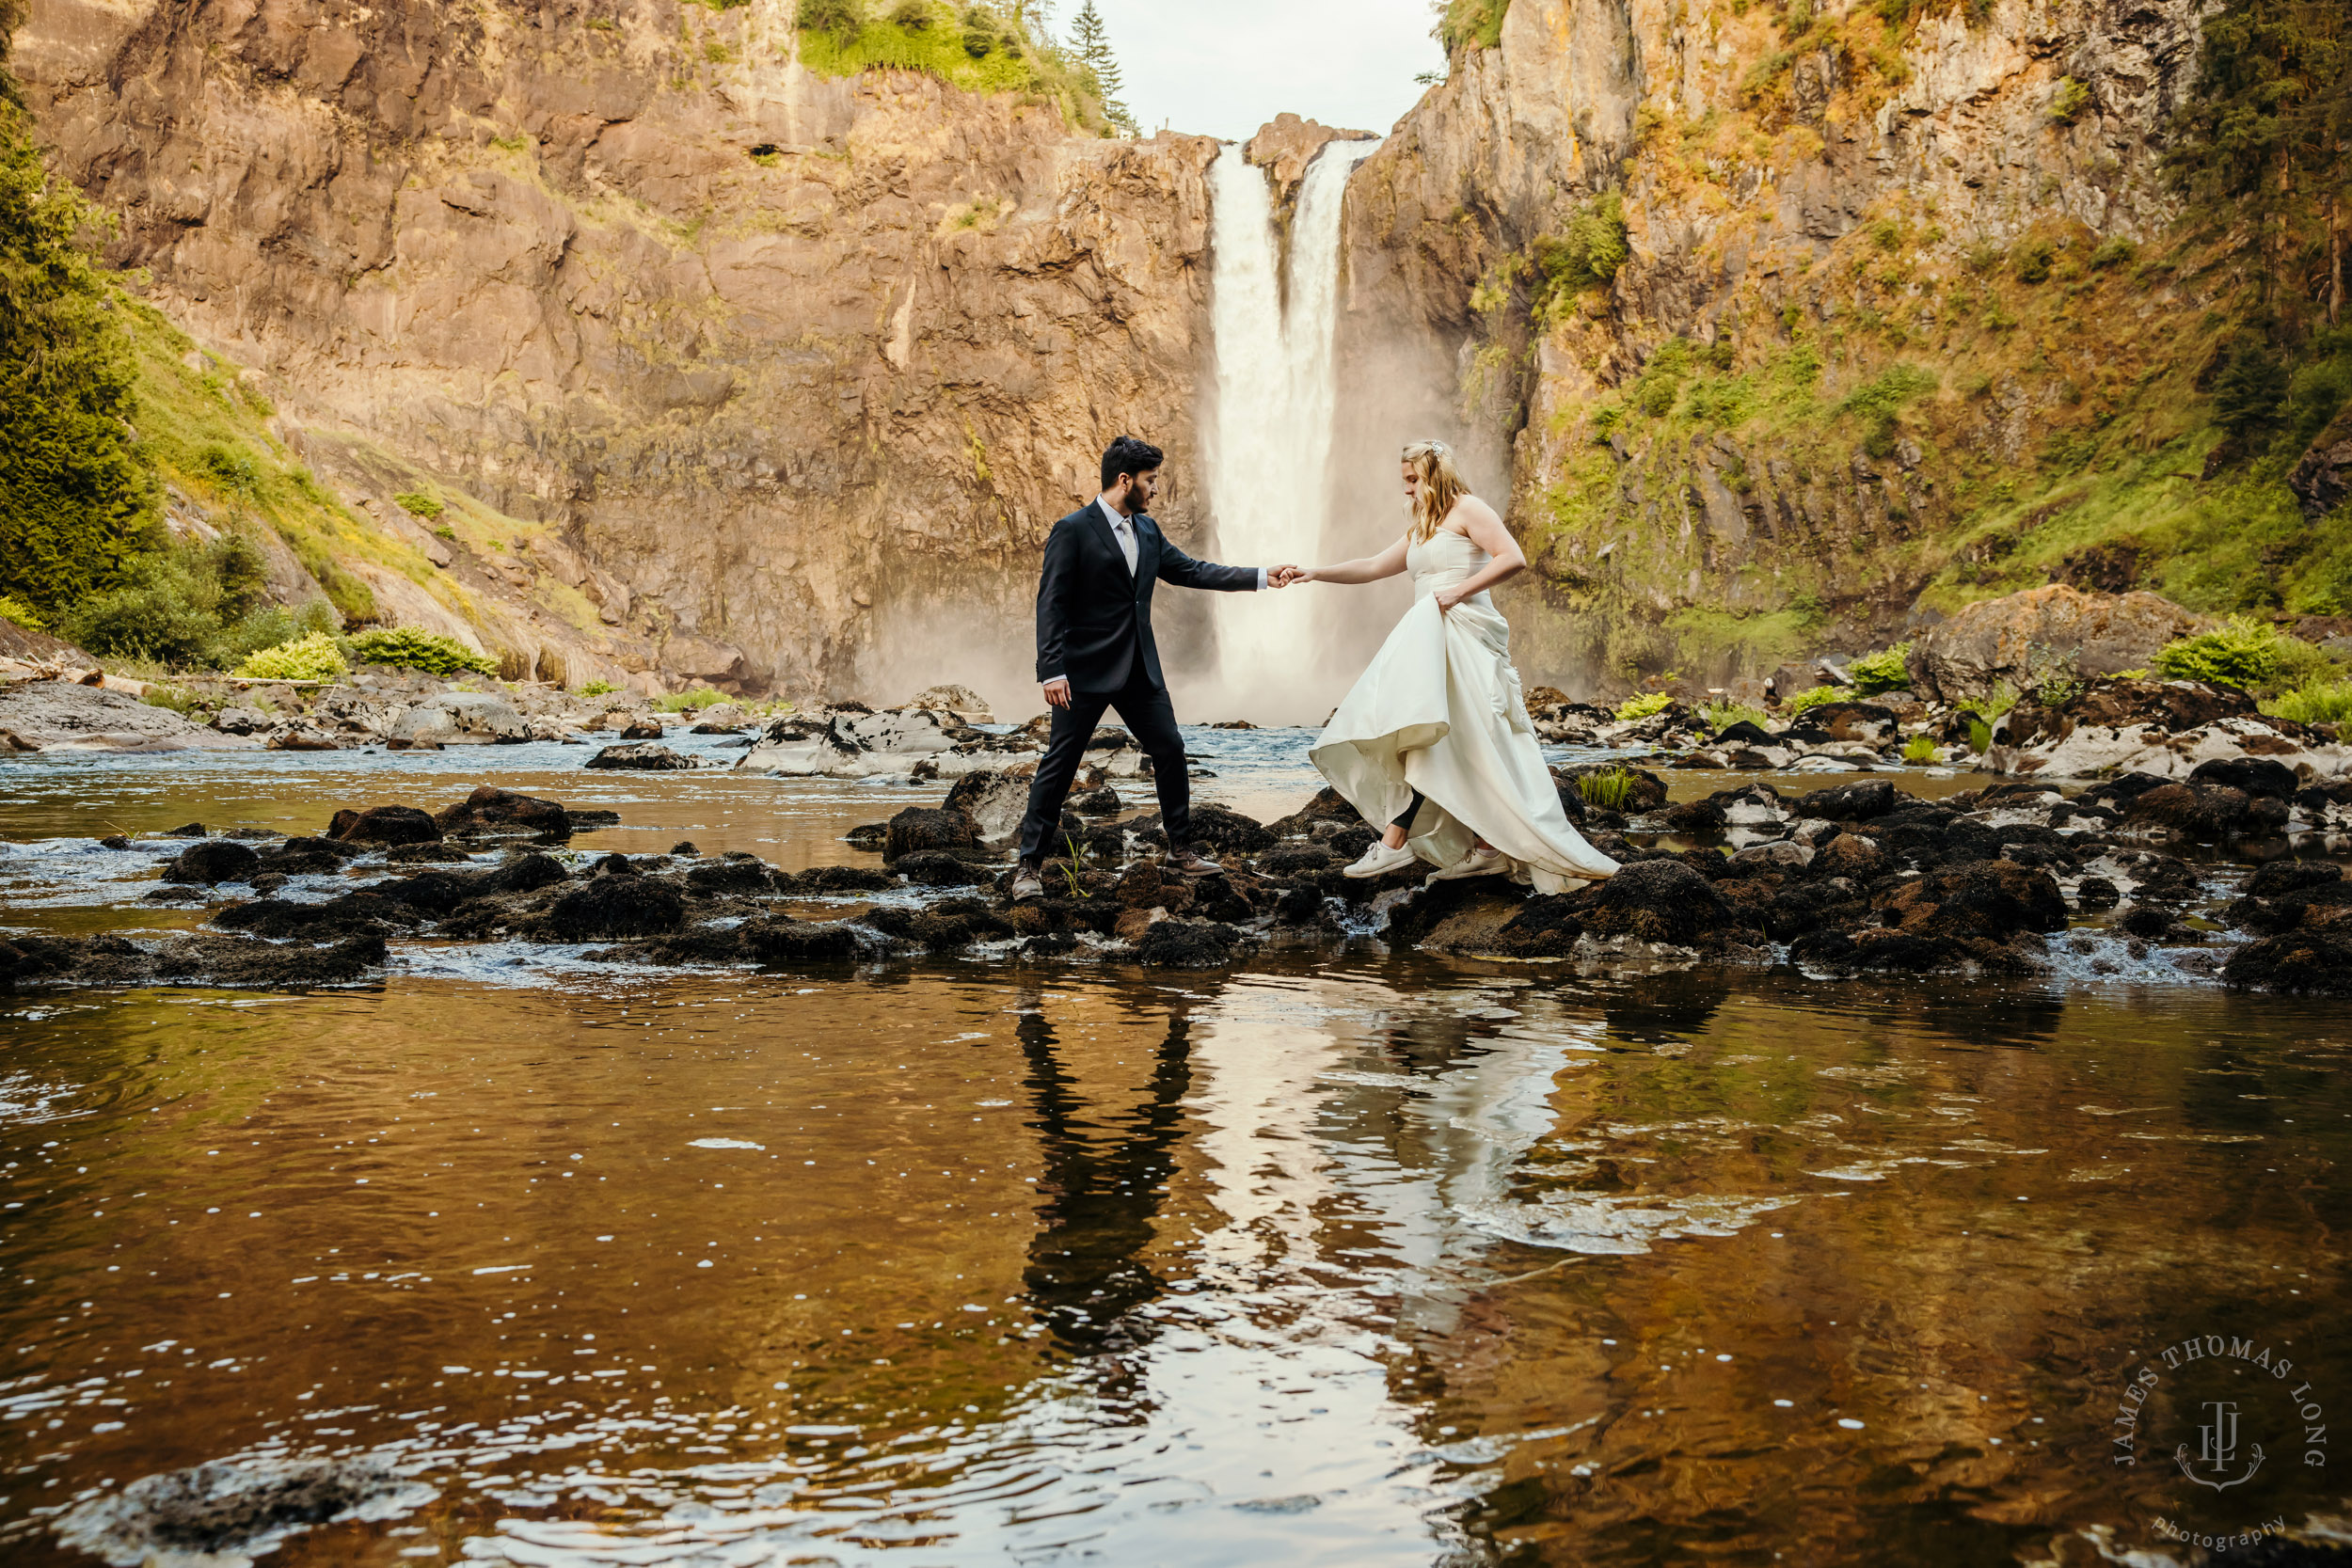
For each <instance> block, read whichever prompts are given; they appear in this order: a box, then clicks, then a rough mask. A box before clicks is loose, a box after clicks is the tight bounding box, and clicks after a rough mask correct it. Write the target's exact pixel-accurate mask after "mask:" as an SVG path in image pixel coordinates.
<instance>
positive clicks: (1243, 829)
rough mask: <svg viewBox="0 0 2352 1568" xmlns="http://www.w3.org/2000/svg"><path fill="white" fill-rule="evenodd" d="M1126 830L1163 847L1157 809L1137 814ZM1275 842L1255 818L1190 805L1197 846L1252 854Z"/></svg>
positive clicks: (1221, 808)
mask: <svg viewBox="0 0 2352 1568" xmlns="http://www.w3.org/2000/svg"><path fill="white" fill-rule="evenodd" d="M1126 831H1127V832H1130V833H1133V834H1134V835H1135V836H1136V839H1137V840H1139V841H1141V842H1143V843H1146V844H1150V845H1153V846H1155V847H1166V845H1167V843H1168V835H1167V833H1166V832H1163V831H1162V829H1161V826H1160V814H1159V813H1158V812H1152V813H1151V814H1149V815H1148V816H1139V817H1136V819H1135V820H1134V821H1133V822H1130V823H1128V824H1127V825H1126ZM1274 842H1275V835H1274V834H1273V832H1270V831H1268V830H1267V828H1266V827H1265V825H1264V824H1263V823H1262V822H1260V821H1258V820H1257V818H1255V817H1251V816H1243V815H1242V814H1241V813H1239V812H1237V811H1232V810H1229V809H1227V808H1226V807H1224V806H1220V805H1215V804H1200V805H1196V806H1194V807H1193V808H1192V843H1193V847H1194V848H1196V849H1200V850H1204V851H1206V852H1207V853H1209V854H1211V855H1216V856H1232V855H1253V854H1256V853H1257V852H1258V851H1259V850H1261V849H1266V848H1271V847H1273V845H1274Z"/></svg>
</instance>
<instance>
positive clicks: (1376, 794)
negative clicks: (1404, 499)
mask: <svg viewBox="0 0 2352 1568" xmlns="http://www.w3.org/2000/svg"><path fill="white" fill-rule="evenodd" d="M1492 559H1493V557H1491V556H1489V555H1488V554H1487V553H1486V551H1485V550H1484V549H1481V548H1480V547H1479V546H1478V545H1477V544H1476V543H1475V542H1474V541H1472V540H1470V538H1468V537H1466V536H1465V535H1462V534H1459V533H1455V532H1454V531H1451V530H1449V529H1442V528H1441V529H1439V530H1438V531H1437V533H1436V534H1435V535H1434V536H1433V537H1432V538H1430V539H1429V541H1428V542H1427V543H1425V544H1419V545H1414V546H1411V547H1410V548H1408V549H1407V550H1406V552H1405V568H1406V571H1408V572H1410V573H1412V575H1413V608H1412V609H1410V610H1406V612H1405V618H1404V619H1403V620H1401V621H1399V622H1397V624H1396V629H1395V630H1394V631H1392V632H1391V633H1389V640H1388V641H1386V642H1384V643H1382V644H1381V646H1380V652H1379V653H1378V654H1376V655H1375V656H1374V657H1373V660H1372V663H1371V664H1370V665H1369V666H1367V667H1366V668H1365V670H1364V673H1363V674H1362V675H1361V676H1359V678H1358V680H1357V682H1356V686H1355V689H1353V690H1351V691H1350V692H1348V694H1347V699H1346V701H1344V702H1343V703H1341V704H1340V706H1339V711H1338V712H1336V713H1334V714H1332V716H1331V721H1330V722H1329V723H1328V724H1327V725H1325V726H1324V730H1323V734H1322V735H1321V736H1318V737H1317V739H1316V741H1315V744H1314V748H1313V750H1312V751H1311V752H1309V753H1308V755H1309V757H1310V758H1311V760H1312V761H1313V763H1314V765H1315V768H1316V769H1317V771H1319V772H1321V773H1322V775H1323V776H1324V777H1325V778H1326V779H1327V780H1329V781H1330V783H1331V787H1332V788H1334V789H1336V790H1338V791H1339V792H1340V794H1341V795H1342V796H1343V798H1345V800H1347V803H1348V804H1349V805H1352V806H1354V807H1355V808H1356V809H1357V810H1358V811H1359V812H1360V813H1362V814H1363V818H1364V820H1365V821H1367V822H1369V823H1371V824H1372V825H1373V826H1374V827H1375V828H1379V827H1385V826H1387V825H1388V824H1389V823H1391V822H1392V821H1394V820H1395V819H1396V817H1397V816H1398V815H1399V814H1400V813H1402V812H1403V811H1404V810H1405V808H1406V806H1408V805H1410V804H1411V803H1412V800H1413V792H1414V791H1415V790H1419V791H1421V793H1422V797H1423V798H1424V801H1425V803H1424V804H1423V805H1422V808H1421V810H1420V811H1419V812H1418V813H1417V814H1415V816H1414V817H1413V820H1412V822H1411V823H1410V824H1408V825H1407V827H1406V844H1407V845H1408V846H1410V847H1411V848H1412V849H1413V851H1414V852H1415V853H1416V854H1418V855H1420V857H1421V858H1422V860H1424V861H1427V862H1429V863H1431V864H1433V865H1436V866H1438V867H1439V868H1440V869H1442V868H1444V867H1447V866H1452V865H1454V864H1457V863H1460V862H1461V861H1462V860H1463V859H1464V858H1466V857H1467V856H1468V855H1469V854H1470V850H1471V849H1472V848H1473V847H1474V846H1475V842H1476V840H1477V839H1482V838H1483V839H1485V840H1486V842H1487V843H1488V844H1490V845H1492V846H1494V847H1495V848H1497V849H1499V850H1501V851H1502V855H1503V857H1504V858H1505V860H1506V861H1507V862H1508V871H1509V875H1510V876H1511V878H1512V879H1513V880H1515V881H1520V882H1532V883H1534V886H1535V888H1536V890H1537V891H1538V892H1542V893H1559V892H1561V891H1563V890H1565V888H1567V887H1569V886H1571V885H1573V884H1575V883H1577V882H1580V881H1597V880H1600V879H1604V878H1607V877H1609V876H1612V875H1613V874H1614V873H1615V871H1616V869H1617V863H1616V862H1615V861H1613V860H1611V859H1610V858H1609V857H1608V856H1606V855H1604V854H1602V853H1601V852H1600V851H1599V850H1597V849H1596V848H1594V847H1592V846H1591V845H1589V844H1587V843H1585V842H1584V839H1583V837H1582V835H1581V834H1580V833H1578V832H1577V831H1576V830H1575V829H1574V828H1572V827H1570V826H1569V825H1568V818H1567V814H1566V813H1565V812H1563V811H1562V810H1561V809H1560V795H1559V791H1558V789H1557V787H1556V786H1555V785H1554V784H1552V781H1551V772H1550V769H1549V768H1546V767H1545V765H1544V758H1543V753H1542V752H1540V751H1538V750H1537V749H1536V745H1535V731H1534V725H1532V724H1531V723H1529V721H1528V718H1527V701H1526V698H1525V696H1524V694H1523V693H1522V692H1521V690H1520V687H1519V673H1518V670H1516V669H1514V668H1513V667H1512V664H1511V626H1510V623H1508V622H1506V621H1505V620H1503V618H1502V611H1501V610H1497V609H1495V607H1494V601H1493V600H1492V599H1490V598H1488V597H1487V595H1486V594H1472V595H1471V596H1470V597H1469V598H1467V599H1464V600H1463V601H1462V602H1461V603H1460V604H1458V605H1455V606H1454V610H1453V612H1452V613H1450V614H1449V613H1446V612H1444V611H1442V610H1438V601H1437V595H1438V594H1440V593H1443V592H1444V591H1445V590H1447V589H1449V588H1452V587H1454V586H1455V585H1456V584H1458V583H1461V582H1464V581H1467V580H1468V579H1469V578H1470V577H1471V576H1472V575H1473V574H1475V573H1476V572H1478V571H1479V570H1480V569H1481V568H1482V567H1484V566H1485V565H1486V562H1488V561H1490V560H1492Z"/></svg>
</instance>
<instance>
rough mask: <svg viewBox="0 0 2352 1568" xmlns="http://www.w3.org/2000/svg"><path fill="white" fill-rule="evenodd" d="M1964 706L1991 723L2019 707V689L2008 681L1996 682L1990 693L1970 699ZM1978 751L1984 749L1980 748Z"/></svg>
mask: <svg viewBox="0 0 2352 1568" xmlns="http://www.w3.org/2000/svg"><path fill="white" fill-rule="evenodd" d="M2016 705H2017V689H2016V688H2015V687H2013V686H2011V685H2010V684H2009V682H2007V681H1995V682H1994V683H1993V689H1991V690H1990V691H1987V692H1985V693H1984V694H1983V695H1982V696H1980V697H1972V698H1970V699H1969V700H1968V701H1967V702H1966V703H1965V704H1964V706H1965V707H1966V708H1967V709H1968V711H1969V712H1971V713H1973V714H1976V715H1977V716H1978V717H1979V718H1980V719H1983V720H1985V721H1987V722H1988V723H1989V722H1991V721H1993V720H1995V719H1998V718H2000V717H2001V715H2003V714H2005V713H2007V712H2008V711H2009V710H2010V708H2013V707H2015V706H2016ZM1977 750H1979V751H1982V750H1984V748H1983V747H1981V746H1979V747H1978V748H1977Z"/></svg>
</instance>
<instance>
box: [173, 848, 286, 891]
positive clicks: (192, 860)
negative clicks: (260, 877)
mask: <svg viewBox="0 0 2352 1568" xmlns="http://www.w3.org/2000/svg"><path fill="white" fill-rule="evenodd" d="M261 869H262V857H261V856H260V855H258V854H256V853H254V852H253V851H252V850H251V849H249V848H247V847H246V846H244V845H242V844H239V843H237V842H236V841H235V840H233V839H226V838H208V839H204V840H202V841H200V842H199V843H196V844H191V845H189V846H188V847H186V848H185V849H183V850H181V851H180V852H179V853H178V854H177V855H174V856H173V857H172V858H171V863H170V864H168V865H167V866H165V867H164V880H165V881H167V882H199V883H202V884H204V885H205V886H208V887H209V886H212V885H214V884H215V883H219V882H246V881H251V880H252V879H253V877H254V874H255V873H256V872H258V871H260V870H261Z"/></svg>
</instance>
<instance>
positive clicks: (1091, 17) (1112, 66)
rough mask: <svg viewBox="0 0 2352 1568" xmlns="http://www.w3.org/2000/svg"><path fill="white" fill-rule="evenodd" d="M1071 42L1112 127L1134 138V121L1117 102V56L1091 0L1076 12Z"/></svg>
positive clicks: (1119, 83) (1120, 87)
mask: <svg viewBox="0 0 2352 1568" xmlns="http://www.w3.org/2000/svg"><path fill="white" fill-rule="evenodd" d="M1070 42H1071V45H1072V47H1073V48H1074V49H1075V50H1076V51H1077V54H1078V63H1079V64H1081V65H1083V66H1085V67H1086V68H1087V70H1088V71H1091V72H1093V74H1094V86H1095V90H1096V91H1098V92H1099V93H1101V94H1102V98H1103V113H1104V115H1105V116H1106V117H1108V119H1110V122H1111V123H1112V124H1113V125H1116V126H1118V127H1119V128H1120V130H1122V131H1124V132H1126V133H1127V134H1128V135H1131V136H1132V135H1135V134H1136V117H1135V116H1134V115H1133V114H1130V113H1129V112H1128V109H1127V105H1126V103H1123V102H1122V101H1121V99H1120V94H1122V93H1124V92H1125V91H1126V83H1125V82H1124V81H1122V80H1121V79H1120V73H1119V56H1118V55H1114V54H1112V53H1111V43H1110V39H1109V37H1108V36H1107V35H1106V34H1105V33H1104V28H1103V13H1102V12H1100V11H1098V10H1096V9H1095V8H1094V0H1086V4H1084V5H1083V6H1080V7H1079V8H1078V14H1077V15H1076V16H1074V17H1073V18H1072V19H1071V22H1070Z"/></svg>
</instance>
